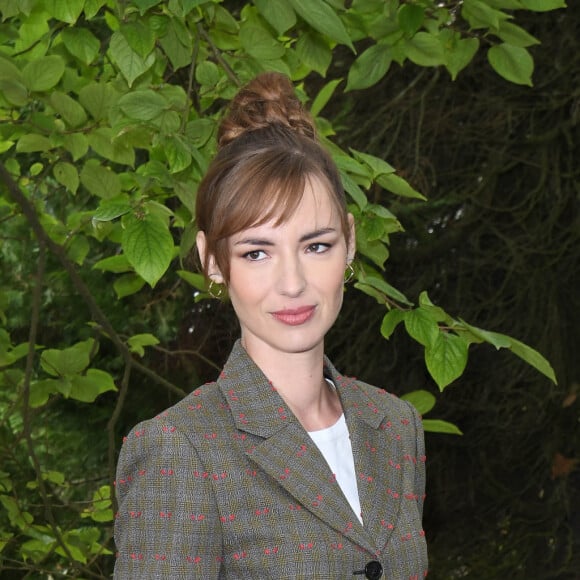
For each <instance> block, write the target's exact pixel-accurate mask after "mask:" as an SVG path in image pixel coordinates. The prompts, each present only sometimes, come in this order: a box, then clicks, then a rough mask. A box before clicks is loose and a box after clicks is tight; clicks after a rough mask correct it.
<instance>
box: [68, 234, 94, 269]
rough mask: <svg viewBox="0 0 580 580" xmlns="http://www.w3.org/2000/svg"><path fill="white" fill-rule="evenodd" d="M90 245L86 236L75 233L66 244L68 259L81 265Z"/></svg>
mask: <svg viewBox="0 0 580 580" xmlns="http://www.w3.org/2000/svg"><path fill="white" fill-rule="evenodd" d="M90 249H91V247H90V245H89V241H88V240H87V238H86V236H83V235H81V234H77V235H76V236H74V237H72V238H71V239H70V241H69V242H68V244H67V246H66V254H67V256H68V258H69V259H70V260H72V261H73V262H75V263H76V264H78V265H79V266H82V264H83V263H84V261H85V258H86V257H87V256H88V255H89V251H90Z"/></svg>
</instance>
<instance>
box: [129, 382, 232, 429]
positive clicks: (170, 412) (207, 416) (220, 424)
mask: <svg viewBox="0 0 580 580" xmlns="http://www.w3.org/2000/svg"><path fill="white" fill-rule="evenodd" d="M230 423H231V424H232V425H233V422H232V419H231V411H230V409H229V406H228V404H227V401H226V400H225V398H224V396H223V393H222V392H221V390H220V389H219V387H218V384H217V383H215V382H212V383H206V384H204V385H201V386H200V387H198V388H197V389H195V390H194V391H192V392H191V393H189V394H188V395H187V396H186V397H185V398H183V399H181V401H179V402H177V403H176V404H175V405H173V406H171V407H169V408H167V409H165V410H164V411H161V412H160V413H159V414H158V415H156V416H155V417H153V418H151V419H148V420H146V421H144V422H143V423H141V424H140V425H148V426H149V427H152V425H154V424H156V425H157V426H158V427H157V428H158V429H159V430H162V431H167V430H171V431H173V430H179V431H180V432H181V433H182V434H184V435H186V436H187V437H188V438H190V439H195V438H196V435H203V434H205V433H207V432H209V431H215V430H216V429H217V428H219V429H220V430H223V429H224V427H226V426H227V425H228V424H230Z"/></svg>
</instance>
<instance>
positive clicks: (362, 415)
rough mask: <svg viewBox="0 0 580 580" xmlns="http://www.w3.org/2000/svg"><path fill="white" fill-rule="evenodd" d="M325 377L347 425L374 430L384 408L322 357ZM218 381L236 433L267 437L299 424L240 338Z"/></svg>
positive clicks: (358, 384)
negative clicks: (353, 423)
mask: <svg viewBox="0 0 580 580" xmlns="http://www.w3.org/2000/svg"><path fill="white" fill-rule="evenodd" d="M324 374H325V376H327V377H328V378H329V379H331V380H332V382H333V383H334V384H335V386H336V389H337V391H338V394H339V396H340V399H341V402H342V407H343V410H344V414H345V417H346V420H347V422H350V421H351V420H352V419H354V418H355V417H356V418H358V419H359V420H362V421H364V422H366V423H368V425H369V426H370V427H372V428H374V429H377V428H378V427H379V425H380V424H381V421H382V420H383V419H384V417H385V412H384V411H381V408H383V406H382V405H380V401H378V400H377V399H376V395H374V396H373V395H372V394H370V393H369V392H368V391H367V390H366V389H364V387H363V386H362V385H361V384H360V383H358V382H357V381H356V380H355V379H352V378H349V377H344V376H343V375H341V374H340V373H339V372H338V371H337V370H336V369H335V368H334V366H333V365H332V363H331V362H330V361H329V360H328V358H327V357H324ZM217 382H218V385H219V387H220V389H221V391H222V392H223V395H224V397H225V399H226V401H227V402H228V405H229V407H230V409H231V411H232V416H233V419H234V421H235V424H236V427H237V428H238V429H239V430H241V431H245V432H247V433H251V434H253V435H258V436H260V437H264V438H268V437H271V436H272V435H274V434H275V433H277V432H278V431H280V430H281V429H284V428H285V427H287V426H288V425H289V424H290V423H294V422H295V423H298V419H296V417H295V416H294V414H293V413H292V411H291V410H290V409H289V408H288V406H287V405H286V403H285V402H284V400H283V399H282V397H281V396H280V395H279V394H278V392H277V391H276V388H275V386H274V385H273V384H272V383H271V381H269V380H268V378H267V377H266V376H265V375H264V373H263V372H262V371H261V369H260V368H259V367H258V366H257V365H256V363H254V361H253V360H252V359H251V358H250V357H249V355H248V353H247V352H246V350H245V349H244V347H243V346H242V344H241V341H240V340H239V339H238V340H237V341H236V343H235V344H234V347H233V349H232V352H231V354H230V356H229V358H228V360H227V362H226V364H225V365H224V368H223V371H222V372H221V373H220V376H219V378H218V381H217ZM386 396H388V395H386Z"/></svg>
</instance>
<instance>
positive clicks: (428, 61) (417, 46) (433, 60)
mask: <svg viewBox="0 0 580 580" xmlns="http://www.w3.org/2000/svg"><path fill="white" fill-rule="evenodd" d="M405 53H406V54H407V57H408V58H409V60H410V61H411V62H414V63H415V64H418V65H419V66H439V65H440V64H444V63H445V56H444V54H443V46H442V45H441V41H440V40H439V38H438V37H437V36H434V35H433V34H430V33H429V32H417V34H415V36H413V38H410V39H409V40H407V42H406V44H405Z"/></svg>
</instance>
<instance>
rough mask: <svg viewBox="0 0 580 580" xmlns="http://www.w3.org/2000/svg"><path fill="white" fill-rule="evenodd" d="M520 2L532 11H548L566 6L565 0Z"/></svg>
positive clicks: (527, 0) (525, 0)
mask: <svg viewBox="0 0 580 580" xmlns="http://www.w3.org/2000/svg"><path fill="white" fill-rule="evenodd" d="M521 3H522V4H523V5H524V6H525V7H526V8H527V9H528V10H533V11H534V12H548V11H549V10H556V9H557V8H566V0H521Z"/></svg>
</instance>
